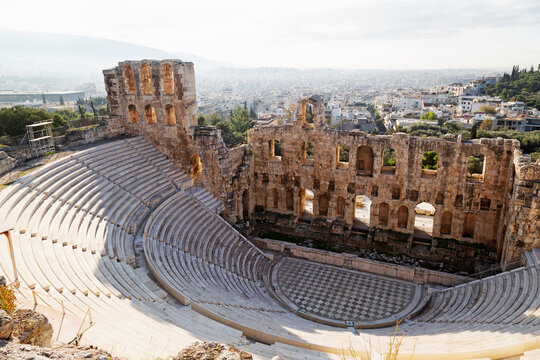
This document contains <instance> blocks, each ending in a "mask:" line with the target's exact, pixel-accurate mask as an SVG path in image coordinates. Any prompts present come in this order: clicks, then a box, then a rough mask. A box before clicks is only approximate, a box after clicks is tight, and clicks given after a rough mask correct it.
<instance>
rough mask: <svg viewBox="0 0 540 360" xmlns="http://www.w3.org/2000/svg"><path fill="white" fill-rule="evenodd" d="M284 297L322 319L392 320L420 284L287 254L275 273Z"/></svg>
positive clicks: (275, 283) (290, 304)
mask: <svg viewBox="0 0 540 360" xmlns="http://www.w3.org/2000/svg"><path fill="white" fill-rule="evenodd" d="M272 286H273V287H274V289H276V294H277V295H278V296H279V297H280V300H281V301H282V302H284V303H285V304H286V305H287V306H288V307H290V308H291V309H293V310H295V311H297V312H298V313H301V314H306V315H308V316H314V317H315V318H319V320H323V321H324V319H330V320H338V321H342V322H347V321H352V322H355V323H360V324H362V322H370V323H372V322H377V321H378V320H388V319H389V318H392V317H393V316H396V315H398V314H400V313H402V312H403V310H405V309H406V308H408V307H409V308H410V306H411V305H414V304H412V303H413V301H415V294H416V293H417V292H418V291H420V289H419V286H418V285H416V284H414V283H409V282H405V281H401V280H397V279H393V278H388V277H383V276H378V275H373V274H369V273H364V272H359V271H354V270H348V269H342V268H338V267H334V266H329V265H324V264H319V263H312V262H308V261H304V260H300V259H293V258H284V259H283V260H282V261H281V262H280V263H278V264H277V265H276V267H275V268H274V270H273V274H272Z"/></svg>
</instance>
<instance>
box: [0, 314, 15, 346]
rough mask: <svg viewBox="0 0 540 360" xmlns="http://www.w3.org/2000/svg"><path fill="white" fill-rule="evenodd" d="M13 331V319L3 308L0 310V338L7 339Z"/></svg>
mask: <svg viewBox="0 0 540 360" xmlns="http://www.w3.org/2000/svg"><path fill="white" fill-rule="evenodd" d="M12 331H13V319H12V318H11V316H9V315H8V313H7V312H5V311H4V310H0V340H8V339H9V338H10V337H11V333H12Z"/></svg>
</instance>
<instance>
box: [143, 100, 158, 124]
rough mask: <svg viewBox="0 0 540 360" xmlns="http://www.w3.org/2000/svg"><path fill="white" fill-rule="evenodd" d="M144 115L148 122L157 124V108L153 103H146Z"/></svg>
mask: <svg viewBox="0 0 540 360" xmlns="http://www.w3.org/2000/svg"><path fill="white" fill-rule="evenodd" d="M144 117H145V118H146V123H147V124H157V116H156V110H155V109H154V107H153V106H152V105H146V106H145V107H144Z"/></svg>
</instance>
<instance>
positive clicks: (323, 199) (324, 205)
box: [319, 194, 328, 216]
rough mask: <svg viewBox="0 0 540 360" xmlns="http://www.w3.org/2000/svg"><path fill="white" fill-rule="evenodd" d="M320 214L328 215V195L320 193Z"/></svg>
mask: <svg viewBox="0 0 540 360" xmlns="http://www.w3.org/2000/svg"><path fill="white" fill-rule="evenodd" d="M319 216H328V195H326V194H322V195H319Z"/></svg>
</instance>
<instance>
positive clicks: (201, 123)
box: [197, 115, 208, 126]
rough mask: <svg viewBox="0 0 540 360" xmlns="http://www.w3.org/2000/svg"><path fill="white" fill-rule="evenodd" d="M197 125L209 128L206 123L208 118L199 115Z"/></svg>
mask: <svg viewBox="0 0 540 360" xmlns="http://www.w3.org/2000/svg"><path fill="white" fill-rule="evenodd" d="M197 125H199V126H207V125H208V124H207V123H206V118H205V117H204V116H203V115H199V117H198V118H197Z"/></svg>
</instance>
